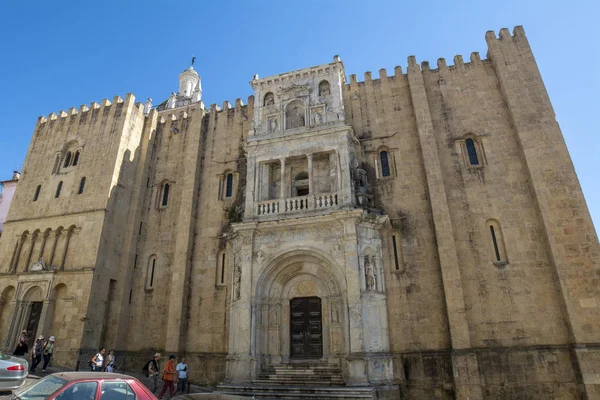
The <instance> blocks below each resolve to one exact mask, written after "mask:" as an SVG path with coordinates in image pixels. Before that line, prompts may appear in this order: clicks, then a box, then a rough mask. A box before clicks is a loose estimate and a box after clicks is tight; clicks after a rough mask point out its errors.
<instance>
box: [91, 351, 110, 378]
mask: <svg viewBox="0 0 600 400" xmlns="http://www.w3.org/2000/svg"><path fill="white" fill-rule="evenodd" d="M104 353H106V349H105V348H104V347H100V348H99V349H98V353H96V355H95V356H94V357H92V359H91V360H90V368H91V369H92V371H93V372H102V371H103V370H104Z"/></svg>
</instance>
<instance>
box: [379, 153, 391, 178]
mask: <svg viewBox="0 0 600 400" xmlns="http://www.w3.org/2000/svg"><path fill="white" fill-rule="evenodd" d="M379 158H380V160H381V176H390V163H389V161H388V152H387V151H382V152H381V153H379Z"/></svg>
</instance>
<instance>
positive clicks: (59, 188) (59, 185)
mask: <svg viewBox="0 0 600 400" xmlns="http://www.w3.org/2000/svg"><path fill="white" fill-rule="evenodd" d="M62 185H63V183H62V181H60V182H58V186H57V187H56V193H55V194H54V197H55V198H57V199H58V197H59V196H60V191H61V190H62Z"/></svg>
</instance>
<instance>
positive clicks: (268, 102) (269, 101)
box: [263, 92, 275, 106]
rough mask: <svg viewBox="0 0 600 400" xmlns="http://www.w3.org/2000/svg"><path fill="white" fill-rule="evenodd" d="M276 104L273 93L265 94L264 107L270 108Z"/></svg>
mask: <svg viewBox="0 0 600 400" xmlns="http://www.w3.org/2000/svg"><path fill="white" fill-rule="evenodd" d="M272 104H275V95H274V94H273V93H272V92H269V93H267V94H265V99H264V101H263V106H270V105H272Z"/></svg>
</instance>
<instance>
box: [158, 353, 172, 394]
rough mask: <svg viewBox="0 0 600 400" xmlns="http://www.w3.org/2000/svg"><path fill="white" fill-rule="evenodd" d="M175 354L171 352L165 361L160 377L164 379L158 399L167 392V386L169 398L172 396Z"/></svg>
mask: <svg viewBox="0 0 600 400" xmlns="http://www.w3.org/2000/svg"><path fill="white" fill-rule="evenodd" d="M175 372H176V371H175V356H174V355H173V354H171V355H170V356H169V361H167V362H166V364H165V368H164V369H163V376H162V379H163V381H164V384H163V387H162V390H161V391H160V394H159V395H158V398H159V399H162V398H163V396H164V395H165V393H166V392H167V388H168V389H169V398H171V397H173V394H174V392H175V387H174V385H173V383H174V381H175Z"/></svg>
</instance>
